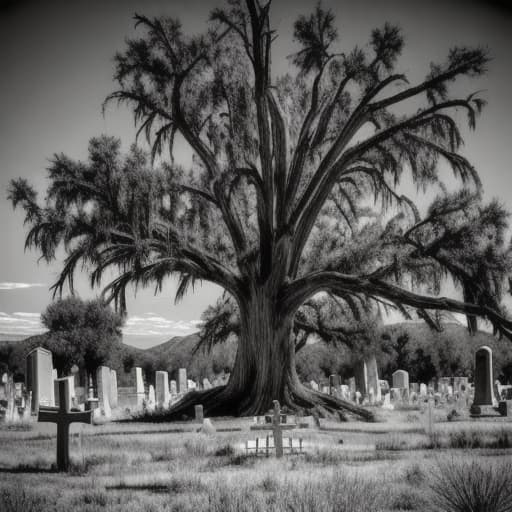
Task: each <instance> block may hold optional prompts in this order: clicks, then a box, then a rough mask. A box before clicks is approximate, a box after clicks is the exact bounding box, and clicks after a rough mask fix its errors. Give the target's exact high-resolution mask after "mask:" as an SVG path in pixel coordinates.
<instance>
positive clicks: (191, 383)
mask: <svg viewBox="0 0 512 512" xmlns="http://www.w3.org/2000/svg"><path fill="white" fill-rule="evenodd" d="M187 389H188V390H189V391H191V390H193V389H196V383H195V382H194V381H193V380H191V379H187Z"/></svg>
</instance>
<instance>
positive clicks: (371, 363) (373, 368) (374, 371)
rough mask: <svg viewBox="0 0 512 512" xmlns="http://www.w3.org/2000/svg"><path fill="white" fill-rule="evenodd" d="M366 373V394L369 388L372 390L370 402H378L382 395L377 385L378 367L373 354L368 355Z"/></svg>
mask: <svg viewBox="0 0 512 512" xmlns="http://www.w3.org/2000/svg"><path fill="white" fill-rule="evenodd" d="M366 375H367V378H368V380H367V383H368V394H370V390H372V393H373V401H372V399H370V402H371V403H375V402H380V401H381V399H382V395H381V391H380V385H379V369H378V367H377V359H376V357H375V356H372V357H370V358H369V359H368V360H367V361H366Z"/></svg>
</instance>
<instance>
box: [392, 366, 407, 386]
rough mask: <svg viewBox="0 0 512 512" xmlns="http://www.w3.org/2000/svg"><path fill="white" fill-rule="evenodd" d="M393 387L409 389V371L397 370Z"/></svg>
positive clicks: (394, 374)
mask: <svg viewBox="0 0 512 512" xmlns="http://www.w3.org/2000/svg"><path fill="white" fill-rule="evenodd" d="M393 387H394V388H402V389H407V390H408V389H409V373H408V372H406V371H405V370H397V371H396V372H394V373H393Z"/></svg>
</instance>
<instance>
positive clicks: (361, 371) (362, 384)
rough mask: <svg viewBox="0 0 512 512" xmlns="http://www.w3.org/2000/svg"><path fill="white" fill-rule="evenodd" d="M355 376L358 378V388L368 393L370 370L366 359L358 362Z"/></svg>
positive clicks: (363, 392)
mask: <svg viewBox="0 0 512 512" xmlns="http://www.w3.org/2000/svg"><path fill="white" fill-rule="evenodd" d="M354 376H355V380H356V390H357V391H359V392H360V393H361V394H362V395H365V394H366V393H368V370H367V367H366V362H365V361H360V362H359V363H357V364H356V367H355V369H354Z"/></svg>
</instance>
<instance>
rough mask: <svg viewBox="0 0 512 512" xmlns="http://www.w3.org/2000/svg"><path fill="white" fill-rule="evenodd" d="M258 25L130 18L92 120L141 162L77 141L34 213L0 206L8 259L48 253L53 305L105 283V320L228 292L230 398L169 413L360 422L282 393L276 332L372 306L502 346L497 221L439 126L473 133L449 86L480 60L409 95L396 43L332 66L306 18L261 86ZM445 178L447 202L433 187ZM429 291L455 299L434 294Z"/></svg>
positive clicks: (101, 144)
mask: <svg viewBox="0 0 512 512" xmlns="http://www.w3.org/2000/svg"><path fill="white" fill-rule="evenodd" d="M270 13H271V2H270V1H268V2H266V3H262V2H260V1H258V0H246V1H242V0H230V1H229V2H228V3H227V5H226V6H225V7H223V8H217V9H214V10H213V11H212V13H211V16H210V20H209V28H208V30H207V31H206V32H205V33H204V34H202V35H188V34H186V33H185V32H184V31H183V29H182V26H181V24H180V22H179V21H178V20H176V19H174V18H168V17H161V18H148V17H145V16H143V15H135V22H136V26H137V27H138V28H139V29H140V30H141V36H140V37H138V38H135V39H130V40H128V41H127V43H126V47H125V49H124V50H123V51H122V52H119V53H118V54H117V55H116V57H115V63H116V66H115V73H114V79H115V81H116V83H117V89H116V90H115V91H114V92H113V93H112V94H111V95H110V96H109V97H108V98H107V104H108V103H111V102H116V101H117V102H118V103H123V104H126V105H128V106H129V107H130V108H131V109H132V111H133V114H134V119H135V123H136V124H137V126H138V133H139V135H143V136H145V138H146V140H147V142H148V144H149V147H150V148H151V149H150V152H149V154H146V153H145V152H144V151H143V150H141V149H140V148H139V147H136V146H133V147H132V149H131V150H130V152H129V153H128V154H127V155H125V156H123V155H122V154H121V152H120V143H119V141H118V140H116V139H114V138H111V137H98V138H94V139H92V140H91V142H90V145H89V159H88V160H87V161H86V162H78V161H74V160H72V159H70V158H68V157H66V156H65V155H55V156H54V158H53V160H52V162H51V165H50V168H49V183H50V184H49V187H48V191H47V198H46V202H45V203H44V204H41V203H40V202H38V200H37V194H36V192H35V190H34V189H33V188H32V187H31V186H30V185H29V184H28V183H27V182H26V181H24V180H22V179H19V180H15V181H13V182H12V184H11V187H10V191H9V197H10V199H11V201H12V203H13V205H14V206H16V205H21V206H22V207H23V208H24V210H25V212H26V223H27V224H28V225H29V232H28V235H27V247H35V248H37V249H38V250H39V251H40V252H41V254H42V256H43V257H44V258H46V259H47V260H52V259H54V258H55V256H56V249H57V247H59V246H61V245H62V246H63V247H64V248H65V250H66V253H67V257H66V260H65V262H64V264H63V267H62V271H61V274H60V277H59V279H58V281H57V282H56V284H55V288H54V289H55V290H56V291H57V292H59V291H62V289H63V287H64V285H65V284H66V282H67V283H68V284H69V286H70V287H71V288H72V286H73V276H74V274H75V272H76V271H77V269H81V268H84V269H87V270H88V271H89V273H90V277H91V283H92V284H95V285H99V284H101V283H102V277H103V276H104V274H105V271H106V270H107V269H108V270H110V269H114V271H115V272H117V277H116V278H115V279H114V280H113V281H112V282H110V283H109V284H108V285H106V286H105V287H104V296H105V298H106V299H107V300H115V301H116V302H117V304H118V306H120V307H121V309H124V308H125V307H126V300H125V292H126V289H127V288H128V287H130V286H132V285H135V286H137V285H142V286H147V285H154V286H155V287H156V291H158V290H159V289H160V288H161V286H162V283H163V282H164V280H165V279H166V278H167V277H168V276H170V275H177V276H178V277H179V286H178V290H177V294H176V296H177V298H178V299H179V298H180V297H181V296H183V294H184V293H185V292H186V291H187V290H188V288H189V287H190V286H191V285H192V286H193V284H194V282H195V281H196V280H207V281H211V282H213V283H216V284H218V285H219V286H221V287H223V288H224V289H225V290H226V291H227V292H228V293H229V295H231V297H232V300H233V301H234V303H233V304H234V307H236V308H238V311H239V318H240V328H239V329H240V336H239V343H238V352H237V357H236V361H235V367H234V370H233V372H232V375H231V379H230V382H229V383H228V385H227V386H226V387H225V388H220V389H217V390H215V391H211V390H210V391H209V392H207V393H206V394H205V395H196V394H193V395H192V396H191V397H190V399H188V400H185V401H183V403H182V404H180V405H179V406H177V407H175V408H174V409H173V411H172V413H171V414H177V415H178V414H181V413H182V412H183V411H185V410H186V411H189V410H191V409H190V408H191V407H192V405H193V402H194V400H199V399H200V400H202V403H204V404H205V408H206V411H207V412H208V413H210V414H216V413H219V414H222V413H226V412H227V411H229V412H233V411H234V412H236V413H240V414H253V413H255V412H258V411H263V410H266V409H267V408H268V407H269V406H270V404H271V401H272V400H273V399H275V398H278V399H280V400H281V401H282V402H283V403H284V404H286V405H288V406H289V407H291V408H295V409H312V408H314V407H317V406H318V407H319V408H320V412H324V411H325V410H326V409H329V410H333V409H339V408H340V407H341V408H344V409H345V410H349V411H351V412H357V413H360V414H361V415H364V416H366V417H368V414H367V413H366V412H364V411H362V410H360V409H358V408H355V407H353V406H351V405H350V404H347V403H341V402H340V401H339V400H338V401H337V400H336V399H334V398H331V397H329V398H328V397H324V396H321V395H320V394H316V393H314V392H313V391H311V390H307V389H306V388H304V387H303V386H301V384H300V382H299V381H298V378H297V374H296V372H295V359H294V358H295V355H294V353H295V348H296V347H295V343H296V337H293V336H292V337H290V334H291V333H292V332H293V330H294V321H295V322H296V325H295V330H296V331H297V326H298V324H299V323H300V318H301V315H303V314H304V312H305V311H306V310H307V307H308V306H307V305H308V301H309V303H311V300H312V298H314V297H315V296H316V295H317V294H318V293H320V292H324V293H326V294H328V296H330V297H334V298H335V299H334V300H335V301H337V303H338V304H342V305H343V306H342V307H343V309H344V310H346V311H347V312H350V315H352V316H353V317H357V315H358V312H359V311H360V310H361V309H366V310H371V307H372V306H371V305H372V304H373V305H374V304H381V305H383V306H384V307H392V308H397V309H399V310H400V311H402V312H403V313H404V315H406V316H409V315H410V314H411V311H416V312H417V313H418V314H419V315H421V316H422V318H424V319H425V320H426V321H427V322H428V323H429V324H431V325H432V326H433V327H434V326H435V325H436V318H437V317H436V315H435V314H433V313H432V312H433V311H437V310H449V311H453V312H458V313H463V314H466V315H467V316H468V320H469V326H470V329H472V330H474V329H475V328H476V317H478V316H480V317H483V318H485V319H486V320H488V321H489V322H490V323H491V324H492V325H493V327H494V329H495V331H496V332H497V333H500V334H503V335H505V336H507V337H511V335H512V321H511V320H509V319H508V318H507V316H506V314H505V312H504V310H503V309H502V307H501V305H500V304H501V297H502V294H503V291H504V289H503V282H504V279H505V277H506V276H507V274H508V273H509V270H510V266H511V260H510V251H509V245H508V244H507V243H506V242H505V233H506V228H507V217H508V214H507V212H506V211H505V210H504V208H503V207H502V206H501V205H500V203H499V202H498V201H491V202H490V203H488V204H484V203H483V202H482V195H481V190H482V183H481V180H480V178H479V175H478V173H477V171H476V169H474V167H473V166H472V165H471V163H470V162H469V161H468V160H467V159H466V158H465V157H464V156H463V154H462V153H461V152H460V149H461V146H462V142H463V141H462V136H461V132H460V128H459V125H460V116H459V115H457V112H461V113H465V114H466V115H467V121H468V124H469V127H470V128H475V125H476V120H477V117H478V115H479V113H480V111H481V110H482V108H483V107H484V105H485V101H484V100H483V99H482V98H481V97H480V95H479V94H475V93H468V94H467V95H465V96H461V95H459V94H454V93H453V92H452V87H451V86H452V83H453V82H455V81H457V80H458V79H460V78H462V77H468V78H478V77H479V76H480V75H482V74H483V73H485V71H486V67H487V64H488V62H489V54H488V52H487V51H486V50H485V49H483V48H468V47H460V46H459V47H454V48H452V49H451V50H449V51H448V55H447V58H446V60H445V61H444V62H441V63H433V64H431V66H430V69H429V70H427V73H426V76H425V78H424V79H423V81H420V82H418V83H414V84H410V83H409V80H408V78H407V77H406V75H405V74H404V73H403V71H402V70H401V66H400V59H399V57H400V54H401V52H402V49H403V45H404V40H403V35H402V32H401V30H400V29H399V28H398V27H396V26H394V25H392V24H390V23H384V24H383V26H382V27H380V28H376V29H375V30H373V31H372V32H371V34H370V36H369V44H368V47H367V48H364V49H363V48H354V49H352V50H350V49H345V50H344V51H342V48H341V47H340V46H339V37H338V31H337V28H336V26H335V19H334V15H333V13H332V12H331V11H329V10H325V9H323V8H322V7H321V6H320V5H318V6H316V7H315V9H314V10H313V12H312V13H311V14H310V15H308V16H301V17H300V18H299V19H298V20H297V21H296V22H295V24H294V26H293V34H294V38H295V42H296V44H297V52H296V53H295V54H294V56H293V57H292V59H291V63H290V66H289V68H288V69H289V72H288V73H286V74H283V75H281V76H277V75H275V74H274V73H273V71H272V46H273V42H274V39H275V37H276V33H275V31H274V30H273V28H272V24H271V16H270ZM175 144H180V145H183V144H184V145H186V146H187V147H188V148H189V149H190V151H191V153H192V155H193V158H192V163H191V165H190V166H189V167H185V166H184V165H183V163H182V162H177V161H175V160H174V151H173V149H174V146H175ZM167 152H169V153H167ZM180 164H181V165H180ZM446 168H449V169H451V170H452V171H453V174H454V176H455V177H456V178H457V180H458V181H459V183H460V185H461V186H460V189H459V190H456V191H449V190H447V188H446V187H445V185H444V183H443V173H442V170H446ZM405 174H408V175H409V176H410V177H411V178H412V180H413V182H414V183H415V184H416V185H417V187H418V188H419V189H431V190H433V191H437V192H438V194H437V196H436V197H435V199H434V200H433V202H432V204H431V205H430V208H429V209H428V210H427V212H426V213H424V214H422V212H420V211H419V210H418V208H417V206H416V205H415V201H414V199H415V198H414V197H406V196H404V195H403V194H402V192H401V188H400V185H401V182H402V178H403V176H404V175H405ZM447 276H451V277H452V278H453V279H454V281H455V282H456V284H457V285H458V286H459V287H460V289H461V290H462V295H463V300H455V299H451V298H446V297H438V296H437V295H438V294H439V291H440V285H441V283H442V281H443V279H444V278H446V277H447ZM369 304H370V305H369Z"/></svg>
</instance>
